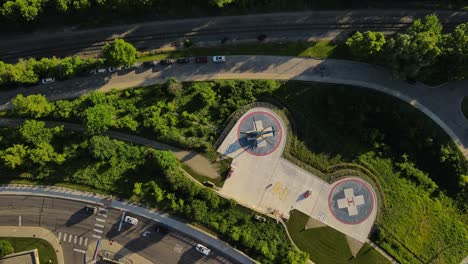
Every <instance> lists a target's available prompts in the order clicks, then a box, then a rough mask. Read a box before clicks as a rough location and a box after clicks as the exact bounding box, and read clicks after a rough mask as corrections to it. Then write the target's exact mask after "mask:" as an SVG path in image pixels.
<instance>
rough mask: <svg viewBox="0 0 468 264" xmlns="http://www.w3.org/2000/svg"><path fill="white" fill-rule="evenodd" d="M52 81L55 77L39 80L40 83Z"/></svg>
mask: <svg viewBox="0 0 468 264" xmlns="http://www.w3.org/2000/svg"><path fill="white" fill-rule="evenodd" d="M53 82H55V78H44V79H42V80H41V83H42V84H46V83H53Z"/></svg>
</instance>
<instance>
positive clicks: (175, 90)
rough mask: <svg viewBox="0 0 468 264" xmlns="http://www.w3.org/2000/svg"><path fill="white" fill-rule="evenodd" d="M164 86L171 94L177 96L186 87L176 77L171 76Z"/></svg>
mask: <svg viewBox="0 0 468 264" xmlns="http://www.w3.org/2000/svg"><path fill="white" fill-rule="evenodd" d="M164 88H165V89H166V91H167V93H168V94H169V95H172V96H174V97H177V96H179V95H180V94H182V92H183V88H184V87H183V85H182V83H181V82H179V81H177V79H176V78H174V77H171V78H169V79H168V80H167V81H166V82H165V83H164Z"/></svg>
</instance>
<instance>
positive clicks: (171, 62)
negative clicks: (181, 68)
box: [161, 59, 174, 65]
mask: <svg viewBox="0 0 468 264" xmlns="http://www.w3.org/2000/svg"><path fill="white" fill-rule="evenodd" d="M173 63H174V60H173V59H165V60H162V61H161V64H162V65H170V64H173Z"/></svg>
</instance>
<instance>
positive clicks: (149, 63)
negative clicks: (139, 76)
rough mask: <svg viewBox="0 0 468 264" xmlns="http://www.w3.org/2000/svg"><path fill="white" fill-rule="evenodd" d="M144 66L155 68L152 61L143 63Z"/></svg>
mask: <svg viewBox="0 0 468 264" xmlns="http://www.w3.org/2000/svg"><path fill="white" fill-rule="evenodd" d="M143 66H144V67H153V66H154V65H153V62H152V61H145V62H143Z"/></svg>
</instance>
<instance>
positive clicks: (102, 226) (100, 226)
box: [94, 224, 104, 228]
mask: <svg viewBox="0 0 468 264" xmlns="http://www.w3.org/2000/svg"><path fill="white" fill-rule="evenodd" d="M94 226H97V227H99V228H104V225H101V224H94Z"/></svg>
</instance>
